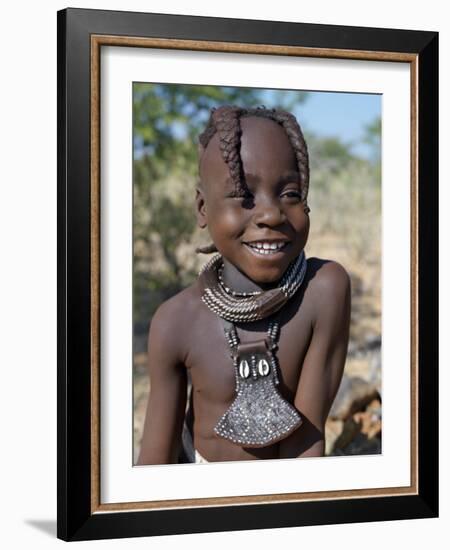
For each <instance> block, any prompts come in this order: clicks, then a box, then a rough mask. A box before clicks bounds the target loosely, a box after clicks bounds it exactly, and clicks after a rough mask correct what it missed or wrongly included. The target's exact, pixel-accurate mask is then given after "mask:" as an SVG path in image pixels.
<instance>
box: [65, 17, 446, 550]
mask: <svg viewBox="0 0 450 550" xmlns="http://www.w3.org/2000/svg"><path fill="white" fill-rule="evenodd" d="M437 143H438V33H436V32H428V31H412V30H394V29H382V28H359V27H343V26H331V25H320V24H314V25H313V24H302V23H288V22H274V21H258V20H243V19H222V18H209V17H197V16H195V17H194V16H178V15H177V16H175V15H163V14H151V13H131V12H113V11H100V10H85V9H66V10H63V11H60V12H58V533H57V535H58V537H59V538H61V539H63V540H67V541H73V540H88V539H100V538H119V537H133V536H153V535H164V534H182V533H200V532H213V531H227V530H245V529H261V528H279V527H289V526H302V525H318V524H331V523H351V522H363V521H364V522H365V521H385V520H394V519H412V518H429V517H437V516H438V360H437V350H438V344H437V338H438V330H437V325H438V290H437V277H438V275H437V274H438V270H437V265H438V248H437V242H438V238H437V235H438V233H437V227H438V208H437V206H438V181H437V179H438V176H437V174H438V172H437V166H438V162H437V161H438V158H437V157H438V147H437ZM230 144H232V145H230ZM283 144H284V145H283ZM286 151H288V152H286ZM214 155H215V156H214ZM286 155H288V156H286ZM289 155H290V156H289ZM214 159H215V160H214ZM230 159H231V160H230ZM288 164H289V166H291V165H292V166H293V167H295V170H290V175H289V177H287V176H286V175H283V174H285V173H287V171H286V170H287V168H286V167H287V166H288ZM252 167H253V168H252ZM297 167H298V170H297ZM221 170H222V171H221ZM224 170H225V172H224ZM228 171H229V172H228ZM252 172H253V174H252ZM291 172H292V173H295V178H298V181H297V179H295V178H294V176H293V175H292V173H291ZM224 174H225V175H227V174H230V176H229V178H228V179H227V181H228V180H229V182H231V183H230V185H231V184H233V185H234V184H235V183H236V182H237V183H236V186H237V187H236V189H238V191H239V193H241V194H240V195H239V193H238V195H236V194H235V192H236V191H235V190H234V191H233V194H228V195H226V196H225V195H223V193H222V191H220V192H221V193H222V195H221V196H220V197H221V198H218V196H219V195H217V193H216V191H211V188H210V187H208V188H206V187H205V186H211V185H213V186H216V187H213V189H218V187H217V186H219V183H217V182H219V181H222V179H221V177H222V175H224ZM255 174H256V175H255ZM223 177H225V176H223ZM252 178H253V183H252ZM294 179H295V181H294ZM223 181H225V179H224V180H223ZM281 181H282V182H283V183H282V184H281V183H280V182H281ZM211 182H213V183H211ZM233 182H234V183H233ZM242 182H244V183H242ZM220 185H221V184H220ZM240 185H242V186H243V187H239V186H240ZM286 186H287V187H286ZM233 189H234V188H233ZM214 193H216V195H214ZM212 197H215V198H212ZM214 201H216V202H214ZM220 201H222V202H220ZM238 204H239V206H236V205H238ZM230 205H231V206H230ZM231 212H233V214H232V215H231V214H230V213H231ZM258 212H259V213H258ZM257 215H258V216H260V218H259V219H258V220H257V219H256V216H257ZM230 216H231V217H230ZM271 216H272V217H271ZM275 218H276V220H275ZM244 219H245V222H244ZM233 224H234V225H233ZM240 224H242V225H240ZM306 224H307V225H306ZM249 228H250V229H249ZM254 228H258V231H259V232H257V231H256V230H255V229H254ZM292 228H294V229H292ZM291 229H292V231H294V230H295V231H294V233H292V235H291V233H289V231H291ZM250 233H251V235H252V237H251V238H250V237H249V236H248V235H250ZM241 234H244V235H245V236H246V237H245V238H242V239H241V236H240V235H241ZM276 235H278V237H277V238H275V236H276ZM290 235H291V236H290ZM302 235H303V237H302ZM302 239H303V240H302ZM211 240H212V243H211ZM237 242H239V247H238V248H236V246H237V245H236V243H237ZM241 249H245V252H242V251H241ZM237 250H239V251H237ZM289 250H292V252H289ZM223 251H228V253H229V256H227V255H226V254H225V252H223ZM217 252H219V254H216V255H215V256H210V255H208V254H209V253H217ZM305 255H306V256H305ZM249 257H252V258H254V261H252V262H250V263H248V264H247V263H246V262H247V258H249ZM269 257H270V258H269ZM211 258H212V259H211ZM230 258H233V259H235V260H236V263H235V264H233V262H232V261H230V263H227V261H228V260H229V259H230ZM220 261H221V262H222V263H220V265H219V263H217V262H220ZM283 262H285V263H286V265H284V264H283ZM216 265H217V266H219V267H217V268H216V267H214V266H216ZM233 265H234V267H235V270H234V271H233ZM247 265H248V269H247V268H246V269H244V268H242V269H241V267H242V266H247ZM254 266H256V267H254ZM261 266H263V267H261ZM283 266H284V267H283ZM277 269H278V271H277ZM271 270H272V271H271ZM212 273H214V277H215V278H214V277H213V278H211V276H212V275H211V274H212ZM249 273H250V274H251V275H249ZM327 273H328V275H327ZM287 274H289V275H287ZM269 276H270V277H269ZM314 279H315V280H314ZM230 281H231V283H230ZM278 281H280V283H279V284H278ZM327 281H332V282H331V283H327ZM339 281H341V282H339ZM235 282H236V284H237V285H238V286H234V283H235ZM216 283H217V284H216ZM275 283H277V285H275ZM252 284H253V286H252ZM198 285H204V286H198ZM208 285H210V286H208ZM227 285H229V286H230V288H229V286H227ZM254 285H256V286H254ZM258 285H259V286H258ZM339 285H340V286H339ZM305 287H306V288H305ZM197 288H202V289H203V294H199V293H198V292H197V290H195V289H197ZM255 288H256V289H257V290H255ZM189 289H191V290H189ZM280 289H281V290H280ZM298 289H300V290H298ZM314 289H315V290H314ZM339 289H341V290H342V292H341V294H342V300H341V301H339V300H340V298H339V296H340V295H341V294H340V290H339ZM215 293H217V294H215ZM220 296H225V298H220ZM291 296H300V298H299V300H300V302H299V305H298V307H297V306H296V307H297V309H295V314H294V313H292V315H291V314H286V315H287V316H288V317H289V320H288V321H277V322H274V323H272V324H270V327H269V329H267V338H265V339H261V340H258V341H256V340H255V341H253V340H252V341H251V342H250V340H249V341H246V340H245V330H243V331H241V329H240V328H239V327H240V325H239V323H241V322H244V321H245V322H248V321H249V320H250V321H252V322H253V321H254V320H256V321H258V320H260V319H264V318H268V315H269V313H270V315H272V314H273V313H274V312H275V313H277V312H278V311H282V310H283V307H284V304H285V303H288V304H289V303H292V300H291V302H289V299H290V298H291ZM208 297H209V298H208ZM242 299H244V300H246V302H245V303H246V304H247V305H246V306H245V308H244V309H245V312H248V311H251V312H254V317H248V316H247V315H250V314H248V313H245V314H244V313H243V311H244V309H242V306H240V305H239V306H238V305H237V303H238V302H239V300H242ZM292 299H293V298H292ZM286 301H287V302H286ZM197 302H198V303H197ZM319 302H320V304H321V305H317V304H318V303H319ZM239 303H240V304H242V301H241V302H239ZM308 303H311V306H308ZM292 307H294V306H292ZM308 307H311V308H312V309H311V310H310V309H308ZM201 308H203V309H201ZM239 308H241V309H239ZM271 308H272V309H271ZM291 309H292V308H291ZM286 311H290V310H289V309H288V310H286ZM297 311H298V312H299V314H298V315H297ZM311 311H312V312H313V313H311ZM206 312H207V313H208V315H213V313H214V315H215V314H217V319H218V320H219V318H224V319H225V321H226V323H225V324H224V327H225V332H223V330H222V328H221V325H220V324H218V325H217V327H219V328H218V329H217V330H218V331H219V333H220V335H221V338H222V339H223V343H221V342H222V340H220V341H219V340H218V339H215V338H216V337H215V335H214V333H213V332H214V331H213V329H212V328H211V326H212V325H213V322H210V321H208V317H207V316H206V317H205V315H206ZM261 312H263V313H261ZM319 313H320V315H319ZM252 315H253V313H252ZM308 315H310V316H311V317H308ZM264 316H265V317H264ZM297 317H299V320H298V324H297V325H295V324H292V323H294V321H292V323H291V325H289V323H290V322H291V318H292V319H296V318H297ZM205 319H206V321H205ZM209 319H210V320H211V319H212V318H211V317H210V318H209ZM214 319H215V318H214ZM326 319H328V324H327V323H326V322H325V320H326ZM313 320H314V322H313ZM218 323H219V321H218ZM227 323H228V324H227ZM302 323H303V324H302ZM325 325H326V326H328V329H324V328H318V327H323V326H325ZM236 326H237V327H238V328H237V332H236ZM289 326H290V327H291V328H289ZM217 327H216V328H217ZM233 327H234V329H233ZM280 327H281V329H280ZM292 327H294V328H292ZM302 327H303V329H302ZM305 327H310V328H308V331H309V332H308V331H307V330H306V328H305ZM214 330H215V329H214ZM233 330H234V332H233ZM326 330H328V331H329V332H328V333H326ZM277 331H278V332H277ZM280 331H281V335H280ZM289 331H290V332H289ZM320 331H322V332H320ZM323 331H325V332H323ZM316 333H318V334H321V335H322V336H320V337H316V336H314V335H315V334H316ZM324 334H328V340H327V339H326V338H325V337H324V336H323V335H324ZM239 338H242V343H240V341H239ZM278 338H279V341H278V340H277V339H278ZM227 339H228V340H227ZM258 342H259V343H258ZM261 342H264V344H263V343H261ZM327 342H328V343H327ZM329 342H332V344H330V343H329ZM227 346H229V349H228V347H227ZM252 346H253V347H252ZM258 346H259V347H258ZM261 346H262V347H261ZM193 350H195V353H194V351H193ZM230 350H231V351H230ZM311 350H314V351H311ZM245 354H247V355H248V357H247V355H245ZM258 354H259V355H258ZM277 354H278V358H277ZM320 356H323V357H324V359H323V360H322V362H320V360H319V359H317V357H320ZM180 357H182V358H184V359H183V360H181V359H180ZM312 357H316V359H315V360H313V359H312ZM247 358H248V361H247ZM233 364H234V367H235V368H234V369H233ZM199 365H200V366H199ZM312 366H314V367H315V368H312ZM202 369H203V370H202ZM168 373H172V374H168ZM277 373H278V374H277ZM277 376H278V378H277ZM234 377H236V378H234ZM174 381H176V383H175V382H174ZM234 381H235V382H236V387H235V392H236V393H234V386H233V384H234ZM227 384H228V386H227ZM162 388H164V391H163V389H162ZM224 388H231V390H233V391H231V390H230V391H228V390H226V389H224ZM227 391H228V394H229V396H228V397H224V395H225V394H226V393H227ZM228 394H227V395H228ZM234 398H235V399H234ZM233 399H234V400H233ZM225 405H226V406H225ZM227 406H229V408H228V409H227ZM221 407H222V408H221ZM218 411H219V412H220V414H218ZM236 411H237V412H236ZM314 411H315V412H314ZM222 413H224V414H223V415H222ZM221 415H222V416H221ZM314 415H317V417H316V416H314ZM219 417H220V418H219ZM242 419H244V420H242ZM261 419H262V420H261ZM242 426H244V427H242ZM213 428H214V433H213ZM216 429H217V430H216ZM301 430H303V431H301ZM167 434H175V435H174V436H173V437H172V436H170V437H169V435H167ZM296 434H299V436H298V437H297V435H296ZM166 436H167V437H166ZM216 436H217V437H216ZM164 437H166V440H164ZM171 437H172V439H171Z"/></svg>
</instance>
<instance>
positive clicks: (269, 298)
mask: <svg viewBox="0 0 450 550" xmlns="http://www.w3.org/2000/svg"><path fill="white" fill-rule="evenodd" d="M306 265H307V263H306V258H305V253H304V251H303V250H302V252H301V254H300V255H299V256H298V257H297V258H296V259H295V260H294V261H293V262H291V264H290V265H289V267H288V269H287V270H286V272H285V274H284V275H283V277H282V278H281V280H280V286H278V287H277V288H274V289H271V290H267V291H260V292H259V291H258V292H256V293H236V292H234V291H231V289H229V288H228V287H226V285H225V284H224V283H223V279H222V282H221V270H222V268H223V261H222V256H221V255H220V254H216V255H214V256H213V257H212V258H211V260H209V262H207V264H206V265H205V266H204V267H203V268H202V269H201V270H200V273H199V280H200V284H201V286H202V289H203V295H202V301H203V302H204V303H205V304H206V305H207V306H208V308H209V309H210V310H211V311H213V312H214V313H216V314H217V315H219V317H222V318H223V319H226V320H227V321H233V322H235V323H242V322H244V323H245V322H251V321H259V320H260V319H264V318H265V317H268V316H269V315H272V314H273V313H275V312H276V311H278V310H279V309H280V308H281V307H283V305H284V304H285V303H286V302H287V301H288V300H289V298H291V297H292V296H293V295H294V294H295V293H296V292H297V290H298V289H299V288H300V286H301V284H302V282H303V279H304V277H305V273H306Z"/></svg>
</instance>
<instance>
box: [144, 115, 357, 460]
mask: <svg viewBox="0 0 450 550" xmlns="http://www.w3.org/2000/svg"><path fill="white" fill-rule="evenodd" d="M241 126H242V131H243V133H242V146H241V158H242V162H243V168H244V173H245V179H246V183H247V186H248V188H249V193H248V196H247V197H245V198H237V197H235V196H234V197H233V196H232V195H233V185H232V184H231V182H230V181H229V172H228V167H227V165H226V163H225V162H224V161H223V159H222V157H221V154H220V150H219V140H218V136H217V134H215V135H214V137H213V138H212V139H211V141H210V143H209V144H208V147H207V149H206V151H205V153H204V155H203V158H202V161H201V165H200V180H201V184H200V186H199V188H198V190H197V198H196V201H197V219H198V224H199V226H200V227H207V228H208V230H209V233H210V235H211V237H212V239H213V242H214V244H215V245H216V247H217V248H218V250H219V252H220V253H221V254H222V255H223V257H224V258H225V270H224V278H225V281H226V283H227V284H228V285H229V286H231V287H232V288H234V289H236V290H241V291H249V290H254V289H259V288H271V287H273V286H276V283H277V281H278V280H279V279H280V277H281V276H282V275H283V273H284V271H285V270H286V268H287V266H288V265H289V263H290V262H291V260H292V259H293V258H295V257H296V256H297V255H298V254H299V253H300V251H301V250H302V249H303V248H304V246H305V244H306V241H307V238H308V232H309V217H308V215H307V214H305V212H304V207H303V204H302V203H301V201H300V187H299V179H298V173H297V164H296V160H295V155H294V152H293V150H292V147H291V145H290V143H289V140H288V138H287V136H286V134H285V132H284V130H283V129H282V128H281V127H280V126H279V125H278V124H276V123H275V122H273V121H270V120H267V119H263V118H260V117H247V118H243V119H241ZM227 180H228V181H227ZM259 240H284V241H288V244H287V246H286V248H285V249H284V250H282V251H281V252H280V253H277V254H276V255H274V256H264V257H257V256H255V254H254V253H253V252H251V250H249V248H248V246H247V245H246V244H244V243H246V242H249V241H259ZM200 297H201V291H200V289H199V286H198V283H197V282H195V283H194V284H193V285H192V286H190V287H189V288H187V289H185V290H184V291H182V292H180V293H179V294H177V295H176V296H174V297H173V298H171V299H170V300H168V301H167V302H165V303H163V304H162V305H161V306H160V307H159V309H158V310H157V312H156V314H155V315H154V317H153V319H152V323H151V327H150V333H149V346H148V350H149V354H148V366H149V375H150V380H151V391H150V396H149V401H148V406H147V415H146V419H145V424H144V433H143V438H142V446H141V452H140V456H139V459H138V462H137V463H138V464H141V465H142V464H169V463H176V462H177V458H178V453H179V451H180V448H181V431H182V427H183V419H184V411H185V407H186V388H187V369H189V371H190V374H191V379H192V385H193V406H194V411H195V420H194V446H195V448H196V449H197V450H198V451H199V452H200V454H201V455H203V457H205V458H206V459H207V460H209V461H211V462H215V461H228V460H253V459H275V458H295V457H307V456H309V457H312V456H323V455H324V447H325V445H324V432H325V421H326V418H327V416H328V413H329V410H330V408H331V405H332V403H333V400H334V398H335V396H336V393H337V390H338V388H339V384H340V382H341V378H342V374H343V369H344V363H345V358H346V354H347V345H348V334H349V323H350V279H349V276H348V274H347V273H346V271H345V270H344V268H343V267H342V266H341V265H339V264H338V263H336V262H333V261H328V260H320V259H318V258H309V259H308V269H307V273H306V276H305V280H304V283H303V285H302V287H301V289H300V291H299V292H297V294H296V295H295V296H294V298H292V299H291V300H290V301H289V302H288V303H287V305H286V306H285V307H284V308H283V312H282V318H281V334H280V340H279V350H278V359H279V365H280V376H279V378H280V386H279V391H280V392H281V394H282V395H283V396H284V398H286V399H287V400H288V401H290V402H291V403H292V404H293V405H294V406H295V407H296V408H297V409H298V411H299V412H300V414H301V416H302V417H303V424H302V425H301V426H300V427H299V428H298V429H297V430H296V431H294V432H293V433H292V434H291V435H289V436H288V437H287V438H285V439H283V440H282V441H279V442H278V443H275V444H273V445H270V446H267V447H264V448H258V449H250V448H243V447H240V446H238V445H235V444H233V443H231V442H228V441H227V440H225V439H222V438H219V437H218V436H216V435H215V434H214V432H213V428H214V426H215V425H216V423H217V421H218V420H219V418H220V417H221V416H222V415H223V413H224V412H225V411H226V410H227V408H228V407H229V406H230V404H231V402H232V400H233V399H234V395H235V394H234V387H235V378H234V370H233V366H232V363H231V360H230V357H229V348H228V345H227V343H226V340H225V337H224V333H223V328H222V324H221V322H220V320H219V318H218V317H217V316H216V315H214V314H213V313H212V312H211V311H210V310H209V309H208V308H207V307H206V306H205V305H204V304H203V302H201V300H200ZM267 323H268V322H267V320H262V321H259V322H257V323H251V324H245V323H242V324H238V325H237V329H238V334H239V337H240V339H241V342H248V341H251V340H254V339H257V338H258V337H262V336H264V335H265V334H266V330H267Z"/></svg>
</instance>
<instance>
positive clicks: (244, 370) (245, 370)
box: [239, 359, 250, 378]
mask: <svg viewBox="0 0 450 550" xmlns="http://www.w3.org/2000/svg"><path fill="white" fill-rule="evenodd" d="M239 374H240V375H241V377H242V378H248V377H249V375H250V367H249V364H248V362H247V361H246V360H245V359H243V360H242V361H241V362H240V363H239Z"/></svg>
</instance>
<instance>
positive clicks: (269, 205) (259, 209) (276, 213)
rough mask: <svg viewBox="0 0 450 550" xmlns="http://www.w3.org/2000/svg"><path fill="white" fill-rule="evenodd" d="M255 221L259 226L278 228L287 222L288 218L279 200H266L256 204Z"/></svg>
mask: <svg viewBox="0 0 450 550" xmlns="http://www.w3.org/2000/svg"><path fill="white" fill-rule="evenodd" d="M253 219H254V223H255V224H256V225H258V226H264V225H267V226H270V227H276V226H277V225H280V224H282V223H283V222H284V221H286V216H285V214H284V212H283V210H282V209H281V206H280V204H279V203H278V201H277V200H275V199H273V198H264V199H259V200H258V201H256V202H255V210H254V217H253Z"/></svg>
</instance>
